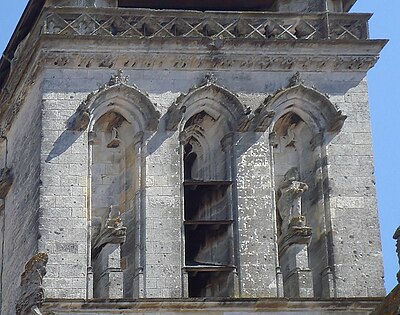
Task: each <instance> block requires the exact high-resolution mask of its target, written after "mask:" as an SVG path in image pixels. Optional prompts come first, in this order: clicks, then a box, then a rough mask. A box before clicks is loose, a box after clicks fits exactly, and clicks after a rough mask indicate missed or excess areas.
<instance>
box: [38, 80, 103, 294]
mask: <svg viewBox="0 0 400 315" xmlns="http://www.w3.org/2000/svg"><path fill="white" fill-rule="evenodd" d="M88 81H89V80H88V79H87V80H86V81H85V74H84V73H75V76H74V75H69V76H63V75H60V74H58V75H57V76H56V75H52V74H46V75H45V79H44V82H43V108H42V119H43V127H42V152H41V153H42V154H41V165H42V171H41V181H42V188H41V195H40V202H41V205H40V206H41V209H42V211H41V218H40V223H41V224H40V233H41V235H42V238H41V240H40V244H39V250H40V251H46V252H48V253H49V262H48V265H47V269H48V273H47V275H46V278H45V281H44V286H45V288H46V292H45V294H46V297H68V298H85V297H86V294H87V289H86V288H87V283H86V274H87V266H88V263H87V260H88V249H87V242H88V239H87V237H88V222H87V197H88V186H87V183H88V181H87V177H88V141H87V135H86V134H83V133H80V132H75V131H70V130H67V128H66V124H67V121H68V119H69V118H70V117H71V115H73V113H74V112H75V109H76V108H77V106H79V104H80V102H81V100H82V99H83V98H84V97H85V96H86V94H87V92H86V91H87V87H86V86H85V85H89V84H87V83H86V82H88ZM78 82H80V84H77V83H78ZM85 83H86V84H85ZM93 84H94V85H95V83H93ZM80 86H84V91H83V92H82V90H81V88H80ZM89 86H90V85H89ZM93 88H94V87H93Z"/></svg>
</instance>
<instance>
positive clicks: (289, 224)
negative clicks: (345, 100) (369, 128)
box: [266, 85, 346, 297]
mask: <svg viewBox="0 0 400 315" xmlns="http://www.w3.org/2000/svg"><path fill="white" fill-rule="evenodd" d="M266 108H268V110H272V111H274V112H275V116H274V119H273V121H272V124H271V126H270V128H271V129H270V130H272V133H271V136H270V139H271V146H272V150H273V160H272V163H273V169H274V185H275V200H276V210H277V211H276V217H277V220H276V221H277V231H278V232H277V233H278V245H279V261H280V266H281V268H282V273H283V281H284V291H285V296H287V297H311V296H315V297H330V295H331V292H332V288H333V282H332V275H331V272H332V269H331V266H332V263H331V261H330V255H329V250H330V246H329V244H328V243H329V237H328V234H327V233H328V229H329V227H327V226H326V219H327V211H328V200H327V191H328V189H329V188H328V186H329V184H328V181H327V178H328V176H327V167H326V165H324V161H325V157H326V150H325V148H326V145H327V144H328V143H329V141H330V140H331V139H332V137H333V136H335V135H336V134H337V133H338V132H339V131H340V129H341V127H342V125H343V123H344V121H345V119H346V116H344V115H342V113H341V112H340V111H339V110H338V109H337V108H336V107H335V106H334V105H333V104H332V103H331V102H330V101H329V99H328V98H327V97H326V96H325V95H323V94H321V93H319V92H318V91H316V90H314V89H311V88H307V87H305V86H303V85H297V86H294V87H290V88H287V89H285V90H282V91H280V92H278V93H277V94H275V95H274V96H273V97H272V98H270V99H269V101H268V103H267V105H266ZM302 255H303V256H302ZM294 266H296V268H297V271H295V269H293V268H294ZM307 270H311V273H308V271H307ZM294 272H295V273H296V272H297V273H298V278H296V277H293V274H295V273H294ZM302 272H303V274H302ZM301 277H303V278H304V279H306V278H307V277H309V282H308V284H307V281H303V284H305V286H306V287H304V288H302V289H301V288H300V289H299V284H300V287H301V283H300V282H301ZM296 281H298V283H296ZM296 286H297V287H296ZM307 286H308V287H307ZM294 287H296V288H297V289H296V290H297V291H296V290H294V289H293V288H294ZM302 292H303V293H302ZM304 292H307V293H304ZM302 294H304V295H302Z"/></svg>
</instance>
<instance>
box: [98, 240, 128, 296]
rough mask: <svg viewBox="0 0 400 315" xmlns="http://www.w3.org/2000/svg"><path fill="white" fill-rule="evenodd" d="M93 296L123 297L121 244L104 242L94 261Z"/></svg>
mask: <svg viewBox="0 0 400 315" xmlns="http://www.w3.org/2000/svg"><path fill="white" fill-rule="evenodd" d="M93 267H94V275H95V278H94V282H95V287H94V296H95V297H97V298H110V299H120V298H123V296H124V295H123V293H124V290H123V281H124V279H123V272H122V270H121V245H120V244H106V245H105V246H104V247H103V248H102V250H101V251H100V253H99V254H98V256H97V258H96V260H95V262H94V266H93Z"/></svg>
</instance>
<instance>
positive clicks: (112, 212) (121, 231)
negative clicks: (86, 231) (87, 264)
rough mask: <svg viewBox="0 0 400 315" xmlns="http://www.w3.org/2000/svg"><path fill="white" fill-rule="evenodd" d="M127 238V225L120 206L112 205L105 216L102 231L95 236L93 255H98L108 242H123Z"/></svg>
mask: <svg viewBox="0 0 400 315" xmlns="http://www.w3.org/2000/svg"><path fill="white" fill-rule="evenodd" d="M125 240H126V227H124V226H123V224H122V218H121V213H120V211H119V207H118V206H111V207H110V208H109V210H108V212H107V213H106V214H105V215H104V216H103V220H102V222H101V227H100V231H99V233H98V234H97V236H95V237H94V242H93V246H92V256H93V257H96V256H97V255H98V254H99V253H100V251H101V250H102V248H103V247H104V246H105V245H107V244H123V243H125Z"/></svg>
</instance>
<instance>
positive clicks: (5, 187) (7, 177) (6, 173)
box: [0, 167, 14, 199]
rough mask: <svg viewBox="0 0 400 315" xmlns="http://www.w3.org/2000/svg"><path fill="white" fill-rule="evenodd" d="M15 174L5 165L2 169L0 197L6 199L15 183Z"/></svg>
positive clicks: (0, 174) (0, 173)
mask: <svg viewBox="0 0 400 315" xmlns="http://www.w3.org/2000/svg"><path fill="white" fill-rule="evenodd" d="M13 180H14V178H13V175H12V172H11V169H9V168H7V167H5V168H3V169H1V170H0V198H1V199H4V198H5V197H6V196H7V194H8V192H9V190H10V188H11V186H12V184H13Z"/></svg>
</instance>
